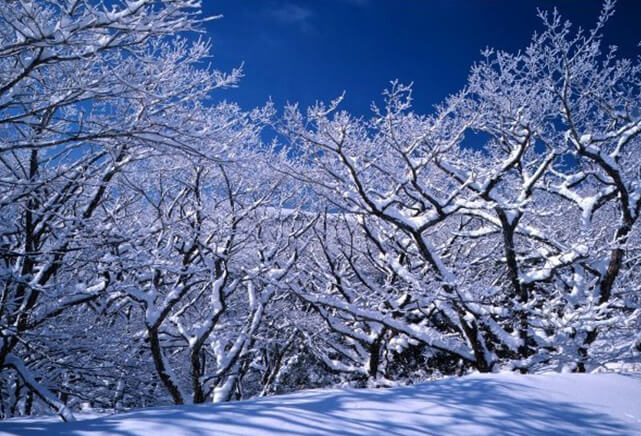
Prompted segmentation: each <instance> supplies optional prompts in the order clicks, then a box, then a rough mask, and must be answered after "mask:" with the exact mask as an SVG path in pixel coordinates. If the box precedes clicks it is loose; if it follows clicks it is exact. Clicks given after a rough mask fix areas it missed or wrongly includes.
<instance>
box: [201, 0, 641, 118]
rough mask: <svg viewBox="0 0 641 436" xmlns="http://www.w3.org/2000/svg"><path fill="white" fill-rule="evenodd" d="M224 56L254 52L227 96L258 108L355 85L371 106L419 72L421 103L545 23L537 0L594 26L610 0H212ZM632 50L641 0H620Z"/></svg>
mask: <svg viewBox="0 0 641 436" xmlns="http://www.w3.org/2000/svg"><path fill="white" fill-rule="evenodd" d="M203 5H204V10H205V13H206V14H207V15H215V14H222V15H224V18H222V19H220V20H217V21H214V22H212V23H210V24H209V25H208V26H207V31H208V34H209V36H210V37H211V38H212V39H213V41H214V65H215V66H216V67H217V68H219V69H223V70H228V69H230V68H232V67H233V66H238V65H239V64H241V63H242V62H244V65H245V66H244V70H245V74H246V76H245V78H243V80H242V82H241V85H240V87H239V88H238V89H233V90H227V91H224V92H223V94H222V96H223V97H224V98H226V99H228V100H231V101H236V102H238V103H240V104H241V105H242V106H243V107H244V108H246V109H249V108H251V107H253V106H257V105H260V104H262V103H263V102H265V101H266V100H267V99H268V98H269V97H270V96H271V97H272V99H273V100H274V102H275V103H276V104H277V105H278V107H279V108H280V107H282V104H283V103H285V102H286V101H291V102H294V101H298V102H300V103H301V104H302V105H303V106H307V105H309V104H311V103H313V102H314V101H315V100H329V99H331V98H334V97H336V96H338V95H339V94H340V93H341V92H342V91H343V90H345V91H346V101H345V106H344V107H346V108H347V109H350V110H352V111H354V112H356V113H362V114H366V113H368V111H369V104H370V102H371V101H372V100H373V99H378V98H379V97H380V93H381V91H382V90H383V89H384V88H385V87H386V86H387V84H388V83H389V81H390V80H392V79H396V78H398V79H399V80H401V81H402V82H404V83H409V82H414V99H415V100H414V102H415V109H416V110H418V111H420V112H429V110H430V109H431V107H432V105H434V104H435V103H438V102H439V101H440V100H441V99H442V98H443V97H445V96H447V95H448V94H450V93H451V92H454V91H456V90H458V89H459V88H461V87H462V86H463V85H464V84H465V79H466V77H467V73H468V70H469V67H470V66H471V64H472V63H473V62H474V61H476V60H478V59H479V58H480V54H479V53H480V50H481V49H483V48H484V47H486V46H491V47H495V48H499V49H504V50H509V51H516V50H519V49H522V48H524V47H525V46H526V45H527V43H528V41H529V39H530V37H531V35H532V33H533V32H534V31H535V30H540V29H541V25H540V20H539V19H538V17H537V15H536V11H537V8H541V9H548V10H551V9H553V8H554V7H557V8H558V9H559V11H561V13H562V14H563V15H564V16H565V17H566V18H568V19H570V21H572V22H573V23H574V24H575V25H580V26H583V27H591V26H592V25H593V23H594V22H595V21H596V19H597V16H598V14H599V10H600V8H601V2H600V0H203ZM605 35H606V42H607V44H615V45H617V46H619V48H620V52H621V53H622V54H623V55H625V56H628V57H636V56H639V54H641V48H640V47H639V46H638V43H639V42H640V41H641V0H619V1H618V3H617V13H616V15H615V16H614V18H613V19H612V20H611V21H610V24H609V26H608V27H607V29H606V32H605Z"/></svg>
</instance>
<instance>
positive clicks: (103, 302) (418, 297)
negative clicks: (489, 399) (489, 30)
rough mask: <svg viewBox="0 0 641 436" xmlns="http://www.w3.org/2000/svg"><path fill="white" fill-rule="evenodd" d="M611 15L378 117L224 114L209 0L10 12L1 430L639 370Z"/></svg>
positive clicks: (638, 88) (4, 47)
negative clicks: (266, 400) (467, 377)
mask: <svg viewBox="0 0 641 436" xmlns="http://www.w3.org/2000/svg"><path fill="white" fill-rule="evenodd" d="M613 13H614V4H613V2H611V1H606V2H605V3H604V5H603V11H602V13H601V16H600V17H599V18H598V20H597V21H596V24H595V26H594V27H593V28H592V29H591V30H587V31H586V30H583V31H579V30H577V29H576V28H575V27H573V26H571V25H570V24H569V23H568V22H567V21H565V18H562V17H561V16H560V15H559V14H558V13H556V12H552V11H550V12H541V13H540V18H541V22H542V25H541V28H540V29H538V32H537V33H535V34H534V36H533V37H532V39H531V42H530V44H529V45H528V46H527V47H524V48H523V50H522V51H520V52H518V53H506V52H502V51H495V50H491V49H488V50H485V51H484V52H483V54H482V56H481V58H480V59H479V61H478V62H477V63H476V64H475V65H474V66H473V67H472V68H471V70H470V73H469V77H468V80H467V83H462V84H461V90H460V91H459V92H458V93H456V94H454V95H451V96H450V97H449V98H447V99H446V100H445V101H443V102H441V104H440V105H438V106H437V107H436V108H433V109H429V108H414V107H412V89H411V86H407V85H404V84H402V83H399V82H391V84H390V86H389V88H388V89H387V90H386V91H385V92H384V93H383V97H382V98H381V99H375V100H376V101H375V103H373V104H372V112H371V116H370V117H368V118H363V117H361V116H358V115H353V114H350V113H349V112H346V111H344V110H343V109H342V108H341V100H342V98H340V97H339V98H337V99H336V100H334V101H331V102H328V103H325V104H322V103H319V104H317V105H315V106H313V107H310V108H306V109H304V108H300V107H298V105H295V104H292V105H289V106H287V107H284V108H278V107H275V105H274V104H273V103H266V104H265V105H264V106H263V107H260V108H256V109H253V110H251V111H245V110H243V109H242V108H240V107H239V106H238V105H236V104H234V103H229V102H221V100H220V99H219V98H218V96H219V90H220V89H221V88H225V87H231V86H237V85H240V86H242V83H241V82H242V80H241V78H242V75H243V72H242V71H241V70H233V71H229V72H221V71H218V70H215V69H213V68H212V67H209V66H208V65H209V62H210V59H209V56H210V49H211V47H210V43H209V42H207V39H206V38H204V37H202V36H199V34H198V31H199V29H200V28H201V26H202V24H203V23H204V20H207V17H204V16H203V15H202V14H200V2H199V1H197V0H135V1H134V0H127V1H110V2H107V3H101V2H98V1H94V0H31V1H26V0H25V1H22V0H0V418H7V417H11V416H19V415H30V414H39V413H51V412H52V411H53V412H54V413H57V414H59V415H60V416H61V417H62V418H63V419H64V420H73V419H74V417H73V412H74V411H78V410H82V409H86V408H94V409H112V410H122V409H126V408H132V407H147V406H153V405H163V404H186V403H203V402H212V401H213V402H220V401H230V400H237V399H245V398H251V397H256V396H263V395H271V394H275V393H283V392H289V391H294V390H299V389H302V388H309V387H326V386H336V385H350V386H390V385H395V384H411V383H414V382H417V381H421V380H429V379H432V378H438V377H440V376H442V375H463V374H467V373H471V372H475V371H478V372H493V371H499V370H513V371H515V372H521V373H537V372H542V371H575V372H589V371H594V370H597V369H599V368H602V367H603V366H605V365H619V366H621V365H627V364H634V363H635V362H636V363H638V362H640V361H641V291H640V287H641V265H640V263H641V222H640V220H639V216H640V214H641V148H640V147H641V61H640V58H637V59H636V60H631V59H624V58H622V57H620V56H619V55H618V54H617V51H616V49H615V48H609V47H604V45H603V44H602V31H603V30H604V28H606V27H607V22H608V19H609V18H610V17H611V16H612V14H613ZM533 30H534V29H533ZM267 137H270V138H272V137H273V138H275V139H274V140H273V141H271V140H270V141H269V142H268V141H266V140H265V138H267Z"/></svg>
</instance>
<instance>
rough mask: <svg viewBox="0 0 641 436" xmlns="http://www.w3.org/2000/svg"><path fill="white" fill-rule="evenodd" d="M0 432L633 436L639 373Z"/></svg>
mask: <svg viewBox="0 0 641 436" xmlns="http://www.w3.org/2000/svg"><path fill="white" fill-rule="evenodd" d="M79 418H80V419H82V416H80V417H79ZM0 434H20V435H29V434H47V435H92V436H96V435H121V436H132V435H153V436H162V435H171V436H178V435H209V434H212V435H237V436H259V435H260V436H262V435H353V436H355V435H528V436H533V435H556V434H559V435H565V436H567V435H586V434H590V435H641V375H638V374H636V375H631V374H628V375H618V374H596V375H593V374H590V375H586V374H548V375H525V376H524V375H517V374H491V375H474V376H467V377H462V378H452V379H447V380H442V381H437V382H432V383H425V384H420V385H415V386H411V387H401V388H393V389H362V390H361V389H333V390H310V391H304V392H299V393H295V394H290V395H282V396H275V397H270V398H260V399H254V400H250V401H243V402H235V403H225V404H215V405H212V404H208V405H198V406H179V407H164V408H153V409H142V410H137V411H131V412H127V413H122V414H118V415H110V416H102V417H99V418H93V419H85V420H80V421H78V422H75V423H70V424H66V423H59V422H52V420H51V419H50V418H42V419H37V418H36V419H30V420H24V419H18V420H8V421H5V422H0Z"/></svg>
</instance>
